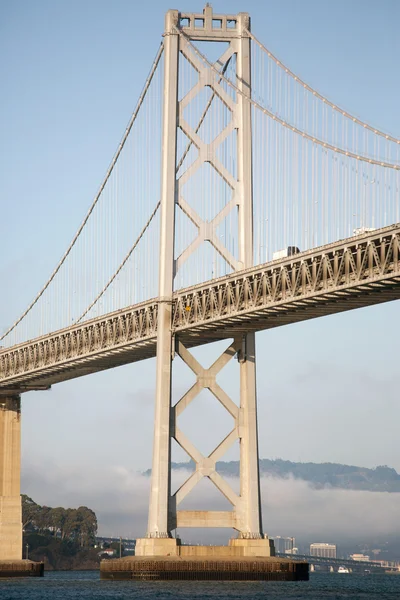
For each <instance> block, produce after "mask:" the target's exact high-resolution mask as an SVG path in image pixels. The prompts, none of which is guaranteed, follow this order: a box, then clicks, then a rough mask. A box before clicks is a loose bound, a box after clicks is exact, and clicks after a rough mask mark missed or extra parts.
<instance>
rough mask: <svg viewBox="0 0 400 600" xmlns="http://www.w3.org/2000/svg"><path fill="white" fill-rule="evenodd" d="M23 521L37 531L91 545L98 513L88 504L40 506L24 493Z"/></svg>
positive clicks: (22, 498) (93, 540)
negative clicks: (65, 506) (74, 506)
mask: <svg viewBox="0 0 400 600" xmlns="http://www.w3.org/2000/svg"><path fill="white" fill-rule="evenodd" d="M21 500H22V522H23V527H24V529H25V528H26V527H29V528H30V529H33V530H34V531H36V532H37V533H46V531H47V532H52V534H53V535H54V537H57V536H58V534H59V535H60V537H61V539H62V540H70V541H71V542H74V543H76V544H79V545H80V546H82V547H83V546H91V545H93V544H94V542H95V537H96V534H97V517H96V514H95V513H94V512H93V510H91V509H90V508H88V507H87V506H80V507H79V508H66V509H65V508H62V507H61V506H58V507H57V508H51V507H50V506H40V505H39V504H36V502H34V501H33V500H32V498H29V496H26V495H25V494H23V495H22V496H21Z"/></svg>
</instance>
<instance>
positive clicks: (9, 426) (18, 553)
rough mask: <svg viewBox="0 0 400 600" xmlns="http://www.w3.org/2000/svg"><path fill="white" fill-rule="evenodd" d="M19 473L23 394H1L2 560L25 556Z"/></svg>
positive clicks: (0, 508) (0, 536) (0, 501)
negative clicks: (21, 396)
mask: <svg viewBox="0 0 400 600" xmlns="http://www.w3.org/2000/svg"><path fill="white" fill-rule="evenodd" d="M20 472H21V400H20V396H11V395H10V396H0V560H21V559H22V516H21V496H20Z"/></svg>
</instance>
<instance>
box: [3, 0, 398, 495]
mask: <svg viewBox="0 0 400 600" xmlns="http://www.w3.org/2000/svg"><path fill="white" fill-rule="evenodd" d="M212 4H213V8H214V11H216V12H217V11H219V12H230V13H236V12H239V11H241V10H245V11H248V12H249V13H250V15H251V17H252V29H253V32H254V33H255V35H256V36H257V37H258V38H259V39H260V40H261V41H262V42H263V43H264V45H266V46H267V47H268V48H269V49H270V50H271V51H272V52H273V53H274V54H275V55H276V56H277V57H278V58H279V59H280V60H282V61H283V62H284V63H286V64H287V65H288V66H289V67H290V68H291V69H292V70H293V71H294V72H295V73H297V74H298V75H299V76H300V77H302V78H303V79H304V80H305V81H307V82H308V83H309V84H310V85H312V86H313V87H315V88H316V89H318V90H319V91H320V92H322V93H323V94H324V95H326V96H327V97H328V98H330V99H331V100H332V101H334V102H335V103H337V104H338V105H340V106H343V107H344V108H346V109H347V110H348V111H349V112H351V113H354V114H356V115H357V116H359V117H360V118H362V119H363V120H365V121H367V122H369V123H371V124H373V125H376V126H377V127H379V128H381V129H383V130H387V131H389V132H391V133H392V134H393V135H397V136H400V112H399V110H398V106H399V105H398V99H399V97H400V79H399V77H398V68H399V67H398V65H399V58H400V38H399V36H398V23H399V22H400V3H399V2H398V1H397V0H382V1H381V2H379V3H378V2H373V1H372V0H352V1H351V2H348V1H345V0H336V2H327V1H321V0H320V1H316V0H315V1H314V0H303V1H295V0H280V1H279V2H278V1H274V2H273V1H269V0H267V1H264V2H260V1H255V0H254V1H253V0H247V1H246V2H245V3H243V2H238V1H237V0H232V1H231V2H229V3H228V2H225V1H219V2H217V1H216V2H213V3H212ZM168 8H173V6H171V4H170V3H169V2H165V1H154V2H152V3H139V2H133V1H125V0H116V1H114V2H109V1H104V0H85V1H83V2H82V1H76V0H69V1H68V2H66V1H58V2H55V1H44V0H36V2H30V1H28V0H25V1H21V0H12V1H11V0H2V1H1V3H0V56H1V57H2V59H1V62H0V80H1V82H2V94H1V111H0V132H1V135H0V202H1V215H2V218H1V220H0V280H1V282H2V291H1V294H0V326H1V327H2V328H3V327H4V326H5V325H7V324H9V323H10V322H11V321H12V320H14V318H15V317H16V316H18V314H19V313H20V312H21V311H22V310H23V309H24V308H25V307H26V305H27V304H28V302H29V301H30V300H31V299H32V297H33V296H34V294H35V293H36V292H37V290H38V289H39V287H40V285H41V284H42V283H43V282H44V281H45V280H46V278H47V277H48V275H49V273H50V271H51V270H52V268H53V267H54V265H55V263H56V262H57V261H58V259H59V258H60V256H61V254H62V253H63V252H64V250H65V248H66V246H67V244H68V243H69V241H70V239H71V238H72V236H73V234H74V233H75V231H76V229H77V227H78V224H79V223H80V221H81V220H82V217H83V215H84V213H85V212H86V209H87V208H88V206H89V204H90V203H91V201H92V199H93V197H94V195H95V193H96V191H97V189H98V186H99V184H100V182H101V180H102V178H103V176H104V174H105V171H106V169H107V167H108V164H109V162H110V160H111V158H112V156H113V154H114V151H115V149H116V147H117V145H118V143H119V140H120V138H121V136H122V134H123V131H124V129H125V126H126V123H127V122H128V120H129V117H130V115H131V113H132V110H133V108H134V106H135V103H136V100H137V98H138V96H139V94H140V91H141V89H142V87H143V84H144V81H145V78H146V76H147V74H148V71H149V68H150V66H151V63H152V61H153V58H154V56H155V53H156V51H157V48H158V45H159V43H160V40H161V34H162V31H163V22H164V13H165V12H166V10H167V9H168ZM176 8H179V9H181V10H182V11H200V10H202V8H203V5H202V3H200V4H199V3H198V2H192V1H191V0H187V1H186V2H185V3H184V4H183V5H182V6H178V5H176ZM399 306H400V305H399V303H398V302H396V303H391V304H388V305H383V306H380V307H373V308H369V309H362V310H359V311H356V312H354V311H353V312H349V313H346V314H342V315H336V316H332V317H327V318H323V319H319V320H317V321H312V322H308V323H302V324H297V325H293V326H288V327H284V328H281V329H278V330H273V331H269V332H264V333H260V334H258V336H257V349H258V359H259V369H258V395H259V419H260V421H259V429H260V455H261V456H262V457H282V458H285V459H289V460H290V459H291V460H303V461H316V462H321V461H332V462H333V461H340V462H345V463H352V464H360V465H364V466H376V465H379V464H388V465H390V466H393V467H395V468H396V469H398V470H400V453H399V447H398V423H399V420H400V404H399V402H398V396H399V392H398V390H399V373H398V339H400V319H399ZM200 354H201V352H200ZM203 355H204V353H203ZM232 377H233V375H232ZM232 377H231V376H230V375H228V374H225V377H223V378H221V383H223V384H225V385H226V386H227V389H228V390H229V388H231V391H232V393H234V389H233V388H234V386H233V384H232V381H233V379H232ZM189 380H190V378H189V377H188V376H187V375H186V374H185V372H183V371H182V372H180V378H179V381H177V382H176V386H175V387H176V393H178V392H184V391H185V388H186V385H187V384H188V383H189ZM153 382H154V361H148V362H146V363H143V364H136V365H131V366H127V367H124V368H120V369H116V370H114V371H112V372H106V373H102V374H99V375H95V376H90V377H86V378H84V379H80V380H76V381H74V382H68V383H64V384H59V385H58V386H55V387H54V388H53V389H52V390H51V391H49V392H45V393H31V394H28V395H26V396H25V397H24V398H23V461H24V464H25V466H26V467H29V465H36V466H38V465H40V464H45V465H47V468H48V469H49V471H50V472H51V470H52V469H53V470H54V471H62V470H63V469H65V470H66V471H68V469H73V470H77V471H78V472H81V474H82V476H83V474H84V472H85V471H86V469H87V468H88V467H93V468H97V467H98V466H99V464H100V463H101V464H102V465H103V466H104V468H105V469H106V468H108V467H110V468H111V467H115V465H118V466H119V467H121V468H124V469H129V470H141V469H146V468H148V467H149V466H150V464H151V462H150V461H151V447H152V419H153V392H154V385H153ZM205 402H206V404H205V407H207V411H209V414H210V415H213V417H214V418H213V419H212V421H213V426H212V427H211V430H210V431H209V432H208V436H209V438H210V443H211V439H212V440H214V437H215V440H216V435H217V425H218V426H219V425H221V426H222V428H224V427H227V426H228V425H227V423H226V421H225V419H224V415H223V414H222V411H220V410H219V408H218V406H217V407H216V406H215V404H216V403H214V402H211V401H210V400H209V399H207V398H206V399H205ZM203 414H204V408H202V407H201V405H200V404H197V403H194V405H193V410H192V414H191V415H190V416H191V419H190V420H189V418H187V422H186V424H185V426H186V427H187V431H188V432H192V434H193V436H194V438H195V439H196V435H198V433H197V432H196V429H198V430H200V428H201V427H202V426H204V427H205V422H204V419H203V416H202V415H203ZM194 423H196V427H195V426H194ZM214 429H215V431H214ZM224 431H225V430H224ZM46 489H47V488H46ZM26 491H27V492H28V493H29V489H27V490H26ZM47 493H48V495H49V496H50V497H49V498H48V499H47V500H43V499H42V501H43V502H45V501H47V503H51V501H52V500H51V494H52V493H54V489H53V491H52V488H51V485H50V486H49V487H48V491H47ZM77 502H78V503H79V500H77Z"/></svg>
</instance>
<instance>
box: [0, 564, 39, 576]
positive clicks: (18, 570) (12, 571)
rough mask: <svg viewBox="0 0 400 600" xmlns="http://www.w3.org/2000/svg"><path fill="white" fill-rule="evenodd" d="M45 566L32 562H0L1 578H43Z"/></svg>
mask: <svg viewBox="0 0 400 600" xmlns="http://www.w3.org/2000/svg"><path fill="white" fill-rule="evenodd" d="M43 575H44V564H43V563H42V562H40V563H39V562H33V561H32V560H0V577H43Z"/></svg>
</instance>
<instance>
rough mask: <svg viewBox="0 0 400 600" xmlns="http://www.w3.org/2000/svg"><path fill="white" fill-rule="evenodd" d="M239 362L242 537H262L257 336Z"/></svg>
mask: <svg viewBox="0 0 400 600" xmlns="http://www.w3.org/2000/svg"><path fill="white" fill-rule="evenodd" d="M243 346H244V348H243V352H244V356H243V360H242V361H241V362H240V411H241V427H240V495H241V498H242V522H243V524H244V527H243V529H242V531H241V532H240V537H243V538H249V539H257V538H260V537H262V523H261V497H260V474H259V467H258V430H257V392H256V389H257V388H256V351H255V334H254V333H248V334H247V335H246V336H245V337H244V344H243Z"/></svg>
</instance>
